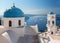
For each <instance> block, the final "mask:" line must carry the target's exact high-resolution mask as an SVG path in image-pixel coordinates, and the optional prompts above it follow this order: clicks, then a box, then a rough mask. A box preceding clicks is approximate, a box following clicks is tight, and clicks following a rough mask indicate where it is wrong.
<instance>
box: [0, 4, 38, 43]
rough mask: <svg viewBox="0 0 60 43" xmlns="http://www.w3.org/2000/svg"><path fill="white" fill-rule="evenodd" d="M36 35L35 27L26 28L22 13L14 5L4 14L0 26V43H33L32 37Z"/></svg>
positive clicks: (36, 29) (36, 28)
mask: <svg viewBox="0 0 60 43" xmlns="http://www.w3.org/2000/svg"><path fill="white" fill-rule="evenodd" d="M37 33H38V27H37V25H35V26H26V23H25V17H24V13H23V12H22V10H21V9H19V8H17V7H15V5H13V6H12V7H11V9H8V10H6V11H5V12H4V15H3V17H2V26H0V36H1V39H0V43H33V40H34V39H33V36H35V35H36V34H37ZM4 38H5V39H4ZM6 40H7V41H6ZM3 41H4V42H3Z"/></svg>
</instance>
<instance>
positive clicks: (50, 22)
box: [47, 12, 56, 34]
mask: <svg viewBox="0 0 60 43" xmlns="http://www.w3.org/2000/svg"><path fill="white" fill-rule="evenodd" d="M47 29H48V31H49V32H51V34H53V33H55V32H56V14H54V13H53V12H50V13H49V14H48V15H47Z"/></svg>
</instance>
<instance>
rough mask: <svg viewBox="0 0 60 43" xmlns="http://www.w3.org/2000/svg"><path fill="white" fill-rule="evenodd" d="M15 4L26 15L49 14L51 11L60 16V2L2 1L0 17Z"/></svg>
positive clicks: (35, 0)
mask: <svg viewBox="0 0 60 43" xmlns="http://www.w3.org/2000/svg"><path fill="white" fill-rule="evenodd" d="M13 3H15V6H16V7H18V8H20V9H21V10H22V11H23V12H24V13H25V14H47V13H49V12H50V11H53V12H54V13H56V14H60V0H0V5H1V6H0V15H3V13H4V11H6V10H8V9H10V8H11V7H12V6H13Z"/></svg>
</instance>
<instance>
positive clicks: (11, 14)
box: [4, 6, 24, 18]
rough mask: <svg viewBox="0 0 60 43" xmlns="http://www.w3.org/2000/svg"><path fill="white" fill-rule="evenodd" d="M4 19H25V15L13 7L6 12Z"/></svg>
mask: <svg viewBox="0 0 60 43" xmlns="http://www.w3.org/2000/svg"><path fill="white" fill-rule="evenodd" d="M4 17H6V18H15V17H24V13H23V12H22V10H21V9H19V8H16V7H15V6H13V7H11V9H8V10H6V11H5V12H4Z"/></svg>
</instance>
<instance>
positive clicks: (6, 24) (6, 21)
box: [2, 17, 25, 27]
mask: <svg viewBox="0 0 60 43" xmlns="http://www.w3.org/2000/svg"><path fill="white" fill-rule="evenodd" d="M10 20H11V21H12V27H19V25H18V20H21V26H24V22H25V19H24V17H20V18H2V21H3V22H2V25H3V26H4V27H9V21H10Z"/></svg>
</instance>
